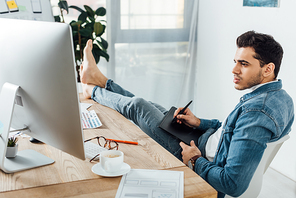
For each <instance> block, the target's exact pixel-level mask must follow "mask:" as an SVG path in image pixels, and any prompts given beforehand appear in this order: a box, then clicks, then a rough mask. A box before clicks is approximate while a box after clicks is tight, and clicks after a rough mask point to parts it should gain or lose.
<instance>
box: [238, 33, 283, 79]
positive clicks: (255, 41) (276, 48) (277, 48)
mask: <svg viewBox="0 0 296 198" xmlns="http://www.w3.org/2000/svg"><path fill="white" fill-rule="evenodd" d="M236 45H237V47H238V48H241V47H252V48H253V49H254V51H255V53H256V54H255V56H254V58H256V59H257V60H259V62H260V66H261V67H263V66H264V65H266V64H269V63H273V64H274V65H275V69H274V75H275V79H276V78H277V75H278V73H279V71H280V66H281V62H282V58H283V53H284V51H283V48H282V46H281V45H280V44H279V43H278V42H277V41H275V40H274V38H273V37H272V36H270V35H267V34H261V33H256V32H255V31H248V32H246V33H244V34H242V35H240V36H239V37H238V38H237V39H236Z"/></svg>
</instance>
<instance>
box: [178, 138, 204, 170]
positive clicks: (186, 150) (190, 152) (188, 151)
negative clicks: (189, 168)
mask: <svg viewBox="0 0 296 198" xmlns="http://www.w3.org/2000/svg"><path fill="white" fill-rule="evenodd" d="M180 146H181V147H182V149H183V151H182V153H181V154H182V159H183V162H184V164H186V165H188V161H189V160H190V159H191V158H192V157H194V156H196V155H201V152H200V150H199V149H198V148H197V146H196V145H195V143H194V141H193V140H191V142H190V146H188V145H186V144H185V143H184V142H180Z"/></svg>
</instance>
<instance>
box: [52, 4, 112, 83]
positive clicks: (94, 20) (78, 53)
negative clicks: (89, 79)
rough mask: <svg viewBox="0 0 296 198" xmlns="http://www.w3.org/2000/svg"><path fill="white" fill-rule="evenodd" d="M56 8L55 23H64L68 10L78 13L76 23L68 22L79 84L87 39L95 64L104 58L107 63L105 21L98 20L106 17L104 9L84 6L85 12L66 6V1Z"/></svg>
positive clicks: (75, 7)
mask: <svg viewBox="0 0 296 198" xmlns="http://www.w3.org/2000/svg"><path fill="white" fill-rule="evenodd" d="M58 6H59V8H60V11H61V12H60V13H61V14H60V16H55V21H56V22H65V20H64V15H63V13H64V11H66V12H67V13H68V11H69V8H72V9H75V10H78V11H79V12H80V15H79V16H78V18H77V21H75V20H73V21H71V22H70V26H71V28H72V36H73V44H74V50H75V61H76V71H77V82H80V65H81V63H82V61H83V49H84V47H85V45H86V42H87V41H88V40H89V39H91V40H92V41H93V50H92V53H93V55H94V58H95V60H96V63H97V64H98V62H99V61H100V57H104V58H105V59H106V60H107V61H109V55H108V53H107V48H108V42H107V41H106V40H105V39H103V38H102V35H103V34H104V33H105V30H106V21H105V20H100V18H101V17H103V16H105V15H106V9H105V8H103V7H99V8H98V9H96V10H95V11H94V10H93V9H92V8H90V7H89V6H87V5H84V8H85V10H83V9H81V8H79V7H77V6H74V5H71V6H68V3H67V1H66V0H60V1H59V3H58Z"/></svg>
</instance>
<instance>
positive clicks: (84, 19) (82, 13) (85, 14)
mask: <svg viewBox="0 0 296 198" xmlns="http://www.w3.org/2000/svg"><path fill="white" fill-rule="evenodd" d="M86 19H87V13H86V12H84V11H83V12H81V14H80V15H79V17H78V21H82V23H84V22H86Z"/></svg>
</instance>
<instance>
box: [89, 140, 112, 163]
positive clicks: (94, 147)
mask: <svg viewBox="0 0 296 198" xmlns="http://www.w3.org/2000/svg"><path fill="white" fill-rule="evenodd" d="M106 150H107V149H105V148H103V147H101V146H100V145H98V144H95V143H93V142H90V141H88V142H85V143H84V151H85V156H86V157H87V158H89V159H92V158H93V157H94V156H96V155H97V154H99V153H101V152H102V151H106ZM99 158H100V156H98V157H96V158H95V159H94V160H98V159H99Z"/></svg>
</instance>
